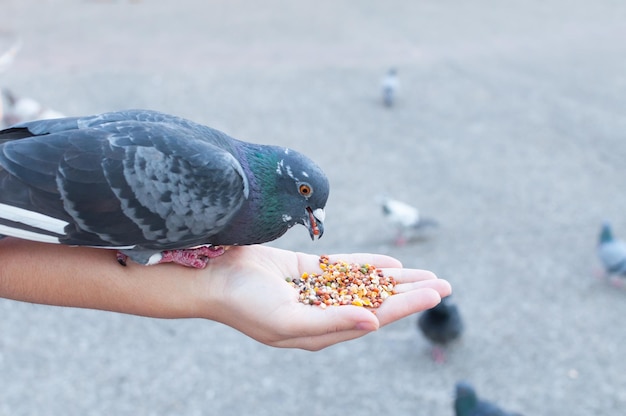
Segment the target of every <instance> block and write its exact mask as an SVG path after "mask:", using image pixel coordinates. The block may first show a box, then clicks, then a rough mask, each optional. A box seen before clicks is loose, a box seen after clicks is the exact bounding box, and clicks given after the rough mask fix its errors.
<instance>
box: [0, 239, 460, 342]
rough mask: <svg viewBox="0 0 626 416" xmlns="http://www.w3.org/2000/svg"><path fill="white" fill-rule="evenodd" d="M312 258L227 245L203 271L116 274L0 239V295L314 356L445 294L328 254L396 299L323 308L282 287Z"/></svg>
mask: <svg viewBox="0 0 626 416" xmlns="http://www.w3.org/2000/svg"><path fill="white" fill-rule="evenodd" d="M318 260H319V257H318V256H315V255H310V254H303V253H296V252H293V251H287V250H280V249H277V248H272V247H268V246H260V245H256V246H243V247H232V248H231V249H230V250H228V251H227V252H226V253H225V254H224V255H222V256H220V257H217V258H214V259H212V260H211V261H210V262H209V265H208V266H207V267H206V268H205V269H192V268H188V267H181V266H179V265H174V264H163V265H156V266H142V265H139V264H137V263H134V262H129V263H128V266H127V267H121V266H120V265H119V264H118V263H117V261H116V260H115V251H113V250H103V249H97V248H86V247H68V246H63V245H57V244H44V243H35V242H32V241H26V240H18V239H13V238H6V239H2V240H0V297H4V298H9V299H14V300H19V301H24V302H33V303H40V304H47V305H56V306H71V307H80V308H89V309H101V310H106V311H115V312H121V313H127V314H133V315H141V316H150V317H157V318H206V319H211V320H215V321H218V322H222V323H224V324H226V325H229V326H231V327H233V328H235V329H237V330H239V331H241V332H242V333H244V334H246V335H248V336H250V337H252V338H254V339H256V340H257V341H259V342H262V343H264V344H267V345H271V346H275V347H285V348H287V347H289V348H302V349H306V350H319V349H322V348H325V347H328V346H330V345H333V344H336V343H338V342H342V341H347V340H350V339H353V338H358V337H360V336H363V335H365V334H367V333H368V332H371V331H375V330H376V329H378V328H379V327H381V326H383V325H386V324H388V323H390V322H393V321H396V320H398V319H400V318H403V317H405V316H408V315H410V314H413V313H416V312H420V311H422V310H425V309H429V308H431V307H433V306H435V305H436V304H437V303H439V301H440V299H441V297H445V296H447V295H449V294H450V291H451V289H450V285H449V284H448V282H446V281H445V280H441V279H437V278H436V277H435V275H434V274H433V273H431V272H429V271H425V270H415V269H403V268H401V264H400V262H399V261H398V260H395V259H393V258H391V257H388V256H383V255H377V254H346V255H343V254H342V255H333V256H330V260H331V261H335V260H343V261H348V262H355V263H369V264H372V265H374V266H376V267H378V268H381V269H382V270H383V271H384V273H385V274H386V275H392V276H394V278H395V279H396V281H397V282H398V283H399V284H398V285H397V286H396V292H397V294H395V295H393V296H390V297H389V298H387V299H386V300H385V301H384V302H383V304H382V305H381V306H380V308H378V309H376V313H375V314H374V313H372V312H371V311H369V310H367V309H365V308H363V307H358V306H352V305H346V306H331V307H328V308H326V309H322V308H320V307H316V306H310V305H305V304H302V303H300V302H299V301H298V291H297V290H296V289H295V288H293V287H292V286H291V285H290V284H289V283H287V282H286V281H285V278H286V277H298V276H301V275H302V273H303V272H316V271H319V270H320V269H319V263H318Z"/></svg>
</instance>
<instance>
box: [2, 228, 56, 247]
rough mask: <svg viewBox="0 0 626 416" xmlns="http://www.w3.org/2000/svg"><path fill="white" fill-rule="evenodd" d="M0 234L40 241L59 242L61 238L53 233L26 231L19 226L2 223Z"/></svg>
mask: <svg viewBox="0 0 626 416" xmlns="http://www.w3.org/2000/svg"><path fill="white" fill-rule="evenodd" d="M0 235H6V236H11V237H15V238H21V239H22V240H31V241H39V242H40V243H54V244H59V239H58V238H57V237H53V236H51V235H46V234H37V233H34V232H32V231H26V230H22V229H19V228H13V227H8V226H6V225H2V224H0Z"/></svg>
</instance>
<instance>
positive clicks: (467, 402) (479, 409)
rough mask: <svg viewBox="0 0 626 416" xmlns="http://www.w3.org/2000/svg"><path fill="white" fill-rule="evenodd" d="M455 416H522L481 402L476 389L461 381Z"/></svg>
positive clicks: (457, 390) (456, 394)
mask: <svg viewBox="0 0 626 416" xmlns="http://www.w3.org/2000/svg"><path fill="white" fill-rule="evenodd" d="M454 414H455V415H456V416H521V414H520V413H510V412H507V411H505V410H502V409H501V408H499V407H498V406H497V405H495V404H494V403H491V402H488V401H486V400H481V399H479V398H478V396H477V394H476V390H474V387H472V385H471V384H470V383H468V382H467V381H459V382H457V383H456V387H455V397H454Z"/></svg>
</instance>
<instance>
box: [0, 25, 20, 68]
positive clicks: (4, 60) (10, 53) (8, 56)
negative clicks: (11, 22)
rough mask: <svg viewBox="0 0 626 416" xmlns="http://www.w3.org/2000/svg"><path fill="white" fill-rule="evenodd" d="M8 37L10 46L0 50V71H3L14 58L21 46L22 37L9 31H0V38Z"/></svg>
mask: <svg viewBox="0 0 626 416" xmlns="http://www.w3.org/2000/svg"><path fill="white" fill-rule="evenodd" d="M3 37H8V38H10V43H11V46H9V48H8V49H7V50H6V51H0V52H1V53H0V72H4V71H5V70H6V69H7V68H8V67H9V66H11V64H12V63H13V61H14V60H15V55H17V53H18V52H19V50H20V48H21V47H22V39H21V38H20V37H19V36H16V35H13V34H11V33H0V38H3Z"/></svg>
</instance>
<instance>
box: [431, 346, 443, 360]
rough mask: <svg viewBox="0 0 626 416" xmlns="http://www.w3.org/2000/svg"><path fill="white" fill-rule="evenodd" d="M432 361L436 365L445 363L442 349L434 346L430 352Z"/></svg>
mask: <svg viewBox="0 0 626 416" xmlns="http://www.w3.org/2000/svg"><path fill="white" fill-rule="evenodd" d="M432 354H433V361H434V362H435V363H437V364H444V363H445V362H446V353H445V351H444V350H443V348H442V347H439V346H434V347H433V350H432Z"/></svg>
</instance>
